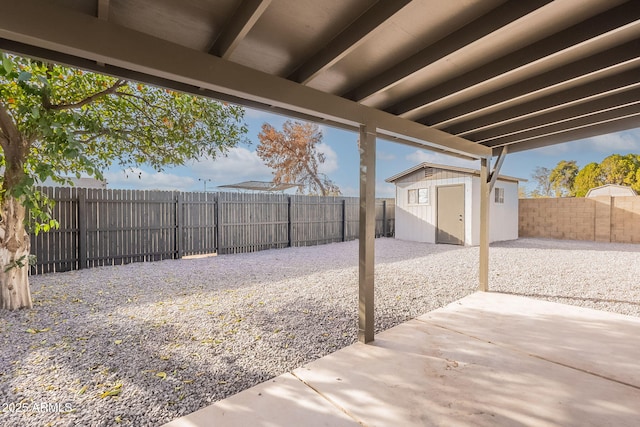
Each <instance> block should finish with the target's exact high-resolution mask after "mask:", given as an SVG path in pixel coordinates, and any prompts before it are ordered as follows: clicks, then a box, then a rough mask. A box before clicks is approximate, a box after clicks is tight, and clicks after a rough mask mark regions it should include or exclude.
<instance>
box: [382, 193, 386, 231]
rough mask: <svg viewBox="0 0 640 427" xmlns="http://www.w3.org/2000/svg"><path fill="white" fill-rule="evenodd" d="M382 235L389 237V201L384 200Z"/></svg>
mask: <svg viewBox="0 0 640 427" xmlns="http://www.w3.org/2000/svg"><path fill="white" fill-rule="evenodd" d="M382 237H387V201H386V200H383V201H382Z"/></svg>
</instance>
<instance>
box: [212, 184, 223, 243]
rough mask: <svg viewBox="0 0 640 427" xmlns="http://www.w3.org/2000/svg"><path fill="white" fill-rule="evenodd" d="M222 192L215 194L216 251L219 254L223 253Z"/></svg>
mask: <svg viewBox="0 0 640 427" xmlns="http://www.w3.org/2000/svg"><path fill="white" fill-rule="evenodd" d="M221 195H222V194H221V193H216V195H215V196H214V202H215V203H214V205H213V206H214V212H215V223H216V245H215V246H216V253H217V254H218V255H220V254H222V253H223V251H222V243H221V242H222V213H221V212H220V211H221V209H220V205H221V203H222V201H221V200H220V198H221V197H220V196H221Z"/></svg>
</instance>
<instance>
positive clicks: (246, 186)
mask: <svg viewBox="0 0 640 427" xmlns="http://www.w3.org/2000/svg"><path fill="white" fill-rule="evenodd" d="M299 186H300V184H287V183H282V184H276V183H274V182H265V181H244V182H239V183H237V184H227V185H219V186H218V188H235V189H238V190H253V191H284V190H288V189H289V188H293V187H299Z"/></svg>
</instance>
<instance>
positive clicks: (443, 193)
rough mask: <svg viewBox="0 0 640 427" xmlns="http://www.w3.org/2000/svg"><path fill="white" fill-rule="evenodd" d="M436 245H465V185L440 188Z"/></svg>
mask: <svg viewBox="0 0 640 427" xmlns="http://www.w3.org/2000/svg"><path fill="white" fill-rule="evenodd" d="M437 191H438V196H437V205H438V217H437V221H438V226H437V228H436V243H447V244H449V245H464V185H450V186H446V187H438V188H437Z"/></svg>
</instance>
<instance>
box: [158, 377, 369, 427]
mask: <svg viewBox="0 0 640 427" xmlns="http://www.w3.org/2000/svg"><path fill="white" fill-rule="evenodd" d="M200 426H238V427H240V426H265V427H266V426H311V427H333V426H339V427H355V426H359V424H358V423H357V422H356V421H355V420H353V419H352V418H350V417H349V416H347V415H346V414H345V413H344V412H343V411H341V410H340V409H339V408H337V407H336V406H335V405H333V404H331V403H330V402H329V401H327V400H326V399H325V398H323V397H322V396H320V395H319V394H318V393H316V392H315V391H314V390H313V389H311V388H310V387H308V386H307V385H305V384H304V383H302V382H301V381H300V380H299V379H298V378H296V377H294V376H293V375H291V374H284V375H281V376H279V377H277V378H274V379H272V380H269V381H265V382H264V383H262V384H259V385H257V386H255V387H252V388H250V389H248V390H245V391H243V392H241V393H238V394H236V395H234V396H231V397H229V398H227V399H224V400H221V401H219V402H217V403H216V404H214V405H211V406H207V407H206V408H203V409H201V410H199V411H196V412H194V413H192V414H189V415H187V416H186V417H181V418H178V419H175V420H173V421H172V422H170V423H168V424H165V427H200Z"/></svg>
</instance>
